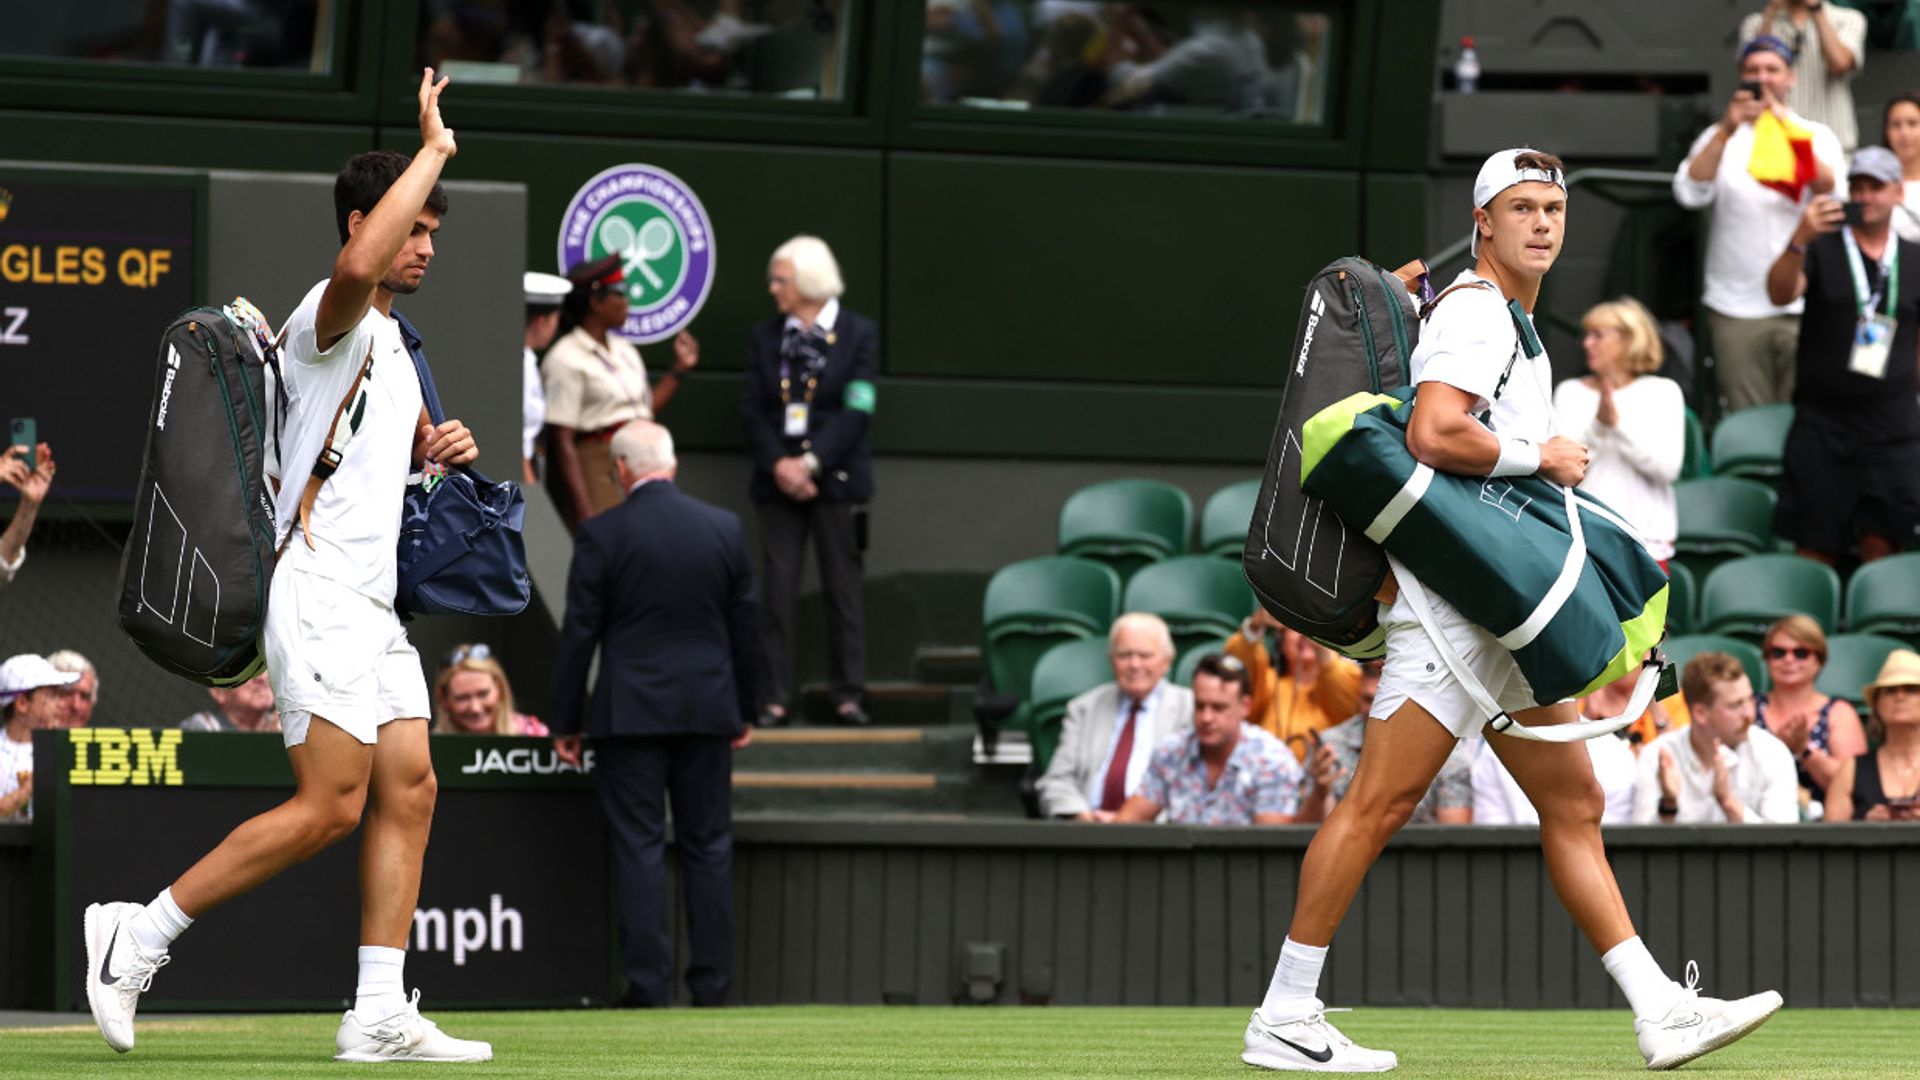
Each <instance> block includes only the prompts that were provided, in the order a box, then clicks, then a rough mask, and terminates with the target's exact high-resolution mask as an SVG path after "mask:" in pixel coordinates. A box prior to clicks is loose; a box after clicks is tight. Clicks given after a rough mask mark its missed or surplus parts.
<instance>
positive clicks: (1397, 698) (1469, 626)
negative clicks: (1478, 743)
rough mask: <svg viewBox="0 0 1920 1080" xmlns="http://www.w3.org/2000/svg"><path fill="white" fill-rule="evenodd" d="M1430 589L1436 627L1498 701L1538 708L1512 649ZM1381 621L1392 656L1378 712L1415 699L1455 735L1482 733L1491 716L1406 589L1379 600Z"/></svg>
mask: <svg viewBox="0 0 1920 1080" xmlns="http://www.w3.org/2000/svg"><path fill="white" fill-rule="evenodd" d="M1426 594H1427V603H1428V605H1429V607H1430V608H1431V609H1432V615H1433V622H1434V626H1435V628H1436V629H1437V630H1439V632H1440V633H1441V634H1442V635H1443V636H1445V638H1446V640H1447V641H1448V642H1449V643H1450V644H1451V645H1452V646H1453V648H1454V651H1455V652H1456V653H1458V654H1459V656H1460V659H1461V660H1462V661H1463V662H1465V664H1466V667H1467V670H1468V671H1471V672H1473V674H1474V676H1475V677H1477V678H1478V679H1479V680H1480V685H1482V686H1484V687H1486V690H1487V693H1488V694H1491V695H1492V696H1493V700H1494V701H1496V702H1498V703H1499V705H1500V707H1501V708H1502V709H1505V710H1507V711H1508V712H1510V713H1512V712H1518V711H1519V710H1521V709H1532V708H1536V707H1537V705H1538V703H1537V702H1535V701H1534V700H1533V687H1532V686H1531V685H1529V684H1528V683H1527V677H1526V676H1525V675H1523V674H1521V673H1520V665H1519V664H1517V663H1515V662H1514V659H1513V654H1512V653H1510V652H1508V651H1507V650H1506V648H1505V647H1504V646H1502V645H1501V644H1500V642H1499V641H1497V640H1495V639H1494V636H1493V635H1492V634H1489V633H1488V632H1486V631H1485V630H1483V629H1481V628H1480V627H1478V626H1475V625H1474V624H1473V623H1471V622H1468V621H1467V617H1466V616H1465V615H1462V614H1460V611H1459V609H1457V608H1455V607H1454V606H1453V605H1452V604H1449V603H1447V602H1446V601H1445V600H1443V599H1441V598H1440V596H1439V595H1438V594H1437V593H1435V592H1434V591H1433V590H1432V589H1428V590H1426ZM1380 625H1381V626H1382V627H1383V628H1385V630H1386V632H1387V657H1386V661H1385V663H1384V664H1382V665H1381V669H1380V689H1379V691H1378V692H1377V693H1376V694H1375V695H1374V698H1373V710H1372V714H1373V716H1374V717H1375V718H1377V719H1385V718H1387V717H1390V716H1392V715H1393V712H1394V710H1395V709H1398V708H1399V707H1400V706H1402V705H1404V704H1406V703H1407V702H1409V701H1411V702H1413V703H1414V704H1416V705H1418V706H1420V707H1421V708H1423V709H1425V710H1427V711H1428V712H1429V713H1432V714H1433V718H1434V719H1435V720H1438V721H1439V722H1440V726H1441V727H1444V728H1446V729H1447V730H1448V731H1451V732H1453V734H1454V737H1455V738H1460V739H1466V738H1471V737H1472V736H1475V735H1478V734H1480V729H1481V728H1483V727H1485V726H1486V723H1487V721H1488V720H1489V719H1491V717H1489V716H1487V715H1485V711H1484V710H1483V709H1481V708H1480V706H1478V705H1476V704H1474V702H1473V697H1472V696H1471V695H1469V694H1468V693H1467V691H1466V688H1465V687H1463V686H1461V685H1460V681H1459V680H1458V679H1455V678H1454V677H1453V672H1452V671H1450V670H1449V669H1448V668H1447V663H1446V661H1445V660H1444V659H1443V658H1442V657H1441V655H1440V650H1439V648H1438V647H1437V646H1435V645H1434V643H1433V639H1432V638H1430V637H1428V636H1427V631H1426V629H1425V628H1424V627H1422V626H1421V625H1420V620H1419V619H1418V618H1417V617H1415V615H1414V613H1413V607H1412V602H1411V601H1410V600H1408V599H1407V592H1406V590H1405V589H1402V590H1400V594H1399V595H1398V596H1396V597H1395V598H1394V601H1393V603H1392V604H1391V605H1388V604H1382V605H1380Z"/></svg>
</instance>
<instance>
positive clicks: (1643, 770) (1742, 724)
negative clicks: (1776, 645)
mask: <svg viewBox="0 0 1920 1080" xmlns="http://www.w3.org/2000/svg"><path fill="white" fill-rule="evenodd" d="M1680 685H1681V692H1682V693H1684V694H1685V695H1686V699H1687V709H1688V712H1689V713H1690V714H1691V715H1692V717H1693V722H1692V723H1691V724H1689V725H1687V726H1686V727H1685V728H1683V729H1681V730H1679V731H1669V732H1668V733H1666V734H1665V735H1662V736H1660V737H1659V738H1658V739H1655V740H1654V741H1653V742H1652V743H1651V744H1650V745H1648V746H1647V748H1646V749H1644V750H1642V751H1641V752H1640V761H1639V764H1638V773H1637V775H1636V776H1635V777H1634V792H1633V820H1634V823H1635V824H1637V825H1645V824H1648V823H1651V822H1656V821H1657V822H1659V823H1661V824H1663V825H1675V824H1678V825H1689V824H1697V823H1700V822H1734V823H1741V822H1748V823H1768V824H1774V825H1784V824H1791V823H1793V822H1797V821H1799V820H1800V800H1799V785H1798V784H1797V783H1796V782H1795V781H1794V776H1793V752H1792V751H1790V750H1788V749H1787V747H1786V744H1784V743H1782V742H1781V741H1780V740H1779V739H1776V738H1774V737H1773V736H1772V735H1769V734H1767V732H1766V731H1764V730H1762V729H1759V728H1756V727H1754V726H1753V683H1752V682H1751V681H1750V680H1749V679H1748V678H1747V672H1746V669H1745V668H1742V667H1741V666H1740V661H1738V660H1735V659H1734V658H1733V657H1731V656H1728V655H1727V654H1726V653H1723V652H1703V653H1700V654H1699V655H1697V656H1695V657H1694V658H1693V659H1691V660H1689V661H1687V668H1686V671H1685V673H1684V674H1682V676H1681V680H1680Z"/></svg>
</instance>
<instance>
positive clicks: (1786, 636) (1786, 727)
mask: <svg viewBox="0 0 1920 1080" xmlns="http://www.w3.org/2000/svg"><path fill="white" fill-rule="evenodd" d="M1765 641H1766V645H1765V646H1764V648H1763V651H1764V652H1765V654H1766V658H1767V675H1768V676H1769V678H1770V679H1771V680H1772V682H1773V686H1772V688H1771V689H1769V690H1768V691H1767V692H1766V693H1764V694H1760V695H1757V696H1756V697H1755V698H1754V708H1755V716H1754V722H1755V723H1757V724H1759V725H1760V727H1761V728H1762V729H1763V730H1765V731H1768V732H1770V733H1772V734H1773V736H1774V737H1775V738H1778V739H1779V740H1780V741H1781V742H1784V743H1786V744H1787V749H1789V750H1792V751H1793V757H1794V762H1795V764H1796V767H1797V768H1798V769H1799V770H1800V786H1801V787H1803V788H1806V789H1807V791H1808V792H1809V793H1810V794H1812V796H1813V797H1814V798H1816V799H1824V798H1825V797H1826V793H1827V786H1828V785H1829V784H1831V783H1833V777H1834V774H1835V773H1837V772H1839V771H1840V766H1841V764H1842V763H1843V762H1846V761H1851V760H1852V759H1853V757H1854V755H1856V754H1864V753H1866V752H1867V735H1866V732H1865V731H1864V730H1863V729H1862V728H1861V726H1860V714H1859V713H1857V712H1855V711H1853V706H1852V705H1849V704H1847V703H1846V702H1844V701H1841V700H1840V699H1839V698H1833V697H1828V696H1827V695H1825V694H1823V693H1821V692H1820V691H1818V690H1815V689H1814V688H1813V682H1814V680H1815V679H1817V678H1819V677H1820V669H1821V668H1823V667H1825V666H1826V664H1827V635H1826V634H1825V633H1824V632H1823V631H1822V630H1821V629H1820V624H1819V623H1817V622H1815V621H1814V620H1813V618H1812V617H1811V616H1807V615H1789V616H1787V617H1786V618H1784V619H1781V620H1780V621H1779V622H1777V623H1774V624H1773V626H1771V627H1770V628H1768V630H1767V636H1766V638H1765Z"/></svg>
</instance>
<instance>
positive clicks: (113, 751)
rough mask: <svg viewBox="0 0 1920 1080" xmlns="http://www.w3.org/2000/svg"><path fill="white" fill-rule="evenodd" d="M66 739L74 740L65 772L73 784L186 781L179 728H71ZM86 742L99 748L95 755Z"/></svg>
mask: <svg viewBox="0 0 1920 1080" xmlns="http://www.w3.org/2000/svg"><path fill="white" fill-rule="evenodd" d="M67 741H68V742H70V743H72V744H73V768H72V769H70V770H69V771H68V772H67V783H69V784H72V785H74V786H76V787H82V786H91V787H99V786H105V785H113V784H132V785H133V786H135V787H146V786H148V785H156V786H166V787H178V786H180V785H181V784H184V783H186V774H185V773H183V772H181V771H180V732H178V731H171V730H169V731H157V732H156V731H150V730H148V729H146V728H135V729H134V730H132V731H123V730H121V729H119V728H73V729H71V730H69V731H68V732H67ZM89 746H93V747H97V748H98V750H99V754H98V757H97V758H95V757H90V755H89V751H88V749H87V748H88V747H89Z"/></svg>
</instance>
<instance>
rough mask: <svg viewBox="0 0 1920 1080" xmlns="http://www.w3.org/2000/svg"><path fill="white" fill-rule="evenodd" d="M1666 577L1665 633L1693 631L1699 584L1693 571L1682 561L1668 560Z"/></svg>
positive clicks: (1687, 632) (1675, 633)
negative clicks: (1667, 584) (1667, 586)
mask: <svg viewBox="0 0 1920 1080" xmlns="http://www.w3.org/2000/svg"><path fill="white" fill-rule="evenodd" d="M1667 578H1668V582H1669V586H1670V587H1669V589H1668V591H1667V633H1669V634H1673V635H1676V636H1677V635H1680V634H1690V633H1692V632H1693V622H1694V619H1695V617H1696V616H1695V612H1696V611H1698V610H1699V602H1700V599H1699V598H1700V584H1699V582H1698V580H1696V579H1695V578H1694V576H1693V571H1691V570H1689V569H1687V568H1686V566H1685V565H1684V564H1682V563H1679V562H1675V561H1672V560H1668V562H1667Z"/></svg>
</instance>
